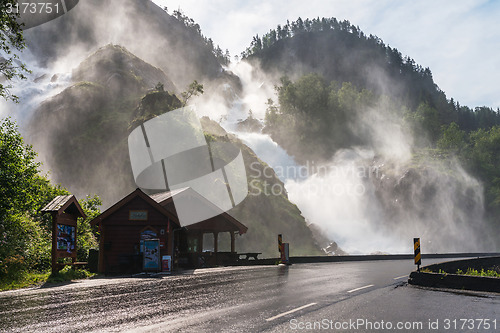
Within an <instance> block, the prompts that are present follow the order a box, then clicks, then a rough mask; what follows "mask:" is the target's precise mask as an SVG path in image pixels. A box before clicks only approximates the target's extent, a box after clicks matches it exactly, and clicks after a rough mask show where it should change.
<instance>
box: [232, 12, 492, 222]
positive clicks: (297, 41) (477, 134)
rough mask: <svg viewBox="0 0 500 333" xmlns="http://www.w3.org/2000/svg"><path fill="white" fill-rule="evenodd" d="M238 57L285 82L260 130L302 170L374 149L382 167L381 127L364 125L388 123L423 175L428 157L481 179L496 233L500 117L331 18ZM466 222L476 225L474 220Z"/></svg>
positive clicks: (263, 40) (288, 31)
mask: <svg viewBox="0 0 500 333" xmlns="http://www.w3.org/2000/svg"><path fill="white" fill-rule="evenodd" d="M242 56H243V57H244V58H245V59H247V60H248V61H250V62H255V63H258V64H259V65H260V66H261V67H262V68H263V69H264V70H266V71H273V72H276V73H277V74H278V75H281V81H280V82H279V83H278V84H277V85H276V98H274V100H273V101H271V102H270V103H269V104H268V109H267V113H266V119H265V128H264V131H265V132H267V133H269V134H270V135H271V137H272V138H273V139H274V140H275V141H276V142H278V143H279V144H280V145H282V146H283V147H284V148H285V149H287V151H288V152H289V153H290V154H292V155H293V156H295V157H296V158H297V159H298V160H299V161H306V160H308V159H313V160H319V161H325V160H328V159H331V158H332V156H334V155H335V153H336V152H338V151H340V150H342V149H346V148H352V147H357V146H360V147H370V148H372V149H374V151H375V153H376V154H378V157H379V158H382V159H383V158H384V156H383V155H384V153H383V152H382V151H381V150H384V149H386V148H387V147H386V146H385V145H384V144H383V143H381V142H380V139H382V140H383V137H384V136H383V135H382V136H380V135H378V134H375V133H374V131H378V130H379V129H381V128H382V127H383V126H384V124H379V125H381V126H371V125H370V126H367V122H371V123H372V124H373V123H374V122H375V123H377V121H382V122H384V123H385V125H386V126H387V128H385V129H384V131H386V132H390V127H391V125H394V124H396V125H397V127H398V128H399V130H400V131H401V132H402V133H404V135H402V136H400V137H394V136H392V138H391V140H399V141H403V142H404V141H407V144H408V146H409V148H410V153H411V154H412V155H413V159H417V160H419V161H420V163H417V164H419V165H420V168H417V169H421V167H422V163H421V162H422V156H430V157H431V159H433V160H438V161H443V162H444V163H447V162H446V161H452V160H458V161H459V163H460V165H461V166H462V167H464V168H465V170H467V171H468V172H470V174H471V175H473V176H474V177H477V178H478V179H479V180H480V181H481V184H482V185H483V186H484V196H485V207H486V214H487V216H488V219H489V221H490V224H491V225H494V226H495V227H499V226H500V225H499V224H498V219H497V218H496V217H497V216H498V213H500V183H499V180H500V171H498V170H500V168H498V165H499V163H500V160H499V159H498V156H499V154H498V150H499V149H500V127H499V125H500V112H499V110H498V109H497V110H494V109H492V108H489V107H482V106H478V107H475V108H470V107H468V106H462V105H460V103H459V102H458V101H456V100H454V99H453V98H448V97H447V96H446V94H445V92H444V91H442V90H441V89H440V88H439V87H438V86H437V84H436V83H435V82H434V80H433V77H432V72H431V70H430V69H429V68H423V67H422V66H420V65H418V64H416V63H415V61H414V60H413V59H412V58H410V57H409V56H403V55H402V54H401V53H400V52H399V51H398V50H397V49H396V48H394V47H390V46H388V45H385V44H384V42H383V41H382V39H380V38H379V37H377V36H373V35H367V34H365V33H364V32H363V31H361V30H360V29H359V27H357V26H355V25H353V24H351V23H350V22H349V21H338V20H337V19H335V18H322V19H319V18H316V19H312V20H311V19H306V20H302V19H301V18H299V19H297V20H296V21H293V22H289V21H288V22H287V23H286V24H285V25H278V26H277V28H276V29H272V30H270V32H268V33H267V34H265V35H264V36H262V37H259V36H258V35H257V36H255V37H254V38H253V40H252V42H251V44H250V46H249V47H248V48H247V49H246V51H245V52H243V54H242ZM400 134H401V133H400ZM388 137H391V135H389V134H388V135H386V136H385V138H388ZM294 138H300V139H298V140H297V139H294ZM391 149H392V148H391ZM386 150H387V149H386ZM393 150H394V149H393ZM386 153H387V151H386ZM381 155H382V156H381ZM389 155H390V154H389ZM385 157H387V156H385ZM414 165H415V164H413V166H414ZM423 166H425V163H424V165H423ZM406 168H407V169H412V164H411V163H410V164H406ZM399 176H402V174H400V175H399ZM396 197H397V196H394V198H393V199H396ZM461 207H463V206H461ZM470 219H471V220H470V223H473V215H471V216H470Z"/></svg>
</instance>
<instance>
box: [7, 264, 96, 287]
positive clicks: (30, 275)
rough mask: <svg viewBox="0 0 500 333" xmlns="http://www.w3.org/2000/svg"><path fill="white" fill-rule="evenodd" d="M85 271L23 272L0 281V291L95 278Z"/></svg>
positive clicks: (92, 274) (66, 269) (69, 269)
mask: <svg viewBox="0 0 500 333" xmlns="http://www.w3.org/2000/svg"><path fill="white" fill-rule="evenodd" d="M95 275H96V274H95V273H90V272H89V271H87V270H85V269H73V268H71V267H70V266H66V267H65V268H63V269H62V270H60V271H59V272H57V273H55V274H51V273H50V272H42V273H40V272H23V273H19V274H16V276H7V277H4V278H3V279H1V280H0V291H5V290H13V289H21V288H28V287H34V286H40V285H43V284H45V283H60V282H66V281H72V280H80V279H87V278H90V277H93V276H95Z"/></svg>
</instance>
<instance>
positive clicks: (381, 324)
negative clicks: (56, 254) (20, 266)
mask: <svg viewBox="0 0 500 333" xmlns="http://www.w3.org/2000/svg"><path fill="white" fill-rule="evenodd" d="M438 261H444V260H442V259H439V260H426V261H425V262H423V264H425V265H426V264H431V263H433V262H438ZM413 269H414V266H413V264H412V262H411V261H409V260H397V261H396V260H395V261H369V262H344V263H340V262H339V263H321V264H295V265H292V266H289V267H278V266H248V267H228V268H214V269H203V270H196V271H194V272H190V273H189V274H184V275H175V276H157V277H135V278H130V277H128V278H102V279H91V280H86V281H82V282H75V283H70V284H66V285H60V286H55V287H50V288H38V289H30V290H19V291H9V292H2V293H0V331H2V332H4V331H5V332H74V331H84V332H89V331H94V332H103V331H106V332H110V331H111V332H122V331H130V332H159V331H166V332H301V331H304V332H313V331H319V332H325V331H331V332H387V331H394V332H483V331H484V332H500V295H494V294H490V295H487V294H473V295H470V294H461V293H449V292H442V291H433V290H426V289H421V288H417V287H413V286H408V285H406V280H407V277H408V274H409V272H410V271H411V270H413Z"/></svg>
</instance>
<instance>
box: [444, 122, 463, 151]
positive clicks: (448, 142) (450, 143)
mask: <svg viewBox="0 0 500 333" xmlns="http://www.w3.org/2000/svg"><path fill="white" fill-rule="evenodd" d="M465 138H466V134H465V131H462V130H461V129H460V128H459V126H458V125H457V123H455V122H453V123H451V124H450V125H448V126H443V127H442V130H441V137H440V138H439V140H438V142H437V146H438V148H441V149H446V150H452V151H454V152H456V153H458V152H460V151H461V150H462V149H463V148H464V147H465V146H466V145H467V143H466V141H465Z"/></svg>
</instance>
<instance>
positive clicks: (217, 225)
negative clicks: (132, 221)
mask: <svg viewBox="0 0 500 333" xmlns="http://www.w3.org/2000/svg"><path fill="white" fill-rule="evenodd" d="M181 195H182V196H190V197H192V198H195V199H196V200H197V201H199V202H200V204H202V205H206V206H208V207H213V208H214V211H220V209H219V208H218V207H216V206H215V205H214V204H213V203H212V202H210V201H209V200H208V199H206V198H205V197H203V196H202V195H201V194H199V193H198V192H196V191H195V190H193V189H192V188H190V187H185V188H181V189H177V190H173V191H169V192H161V193H157V194H153V195H151V198H152V199H153V200H155V201H156V202H158V203H159V204H160V205H162V206H166V205H167V204H169V203H171V202H173V199H174V197H175V196H181ZM185 227H186V229H188V230H204V231H238V232H239V234H240V235H242V234H244V233H246V232H247V231H248V227H247V226H245V225H244V224H243V223H241V222H240V221H238V220H237V219H235V218H234V217H232V216H231V215H229V214H228V213H226V212H222V213H220V214H218V215H216V216H214V217H211V218H209V219H206V220H204V221H201V222H198V223H193V224H190V225H187V226H185Z"/></svg>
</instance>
